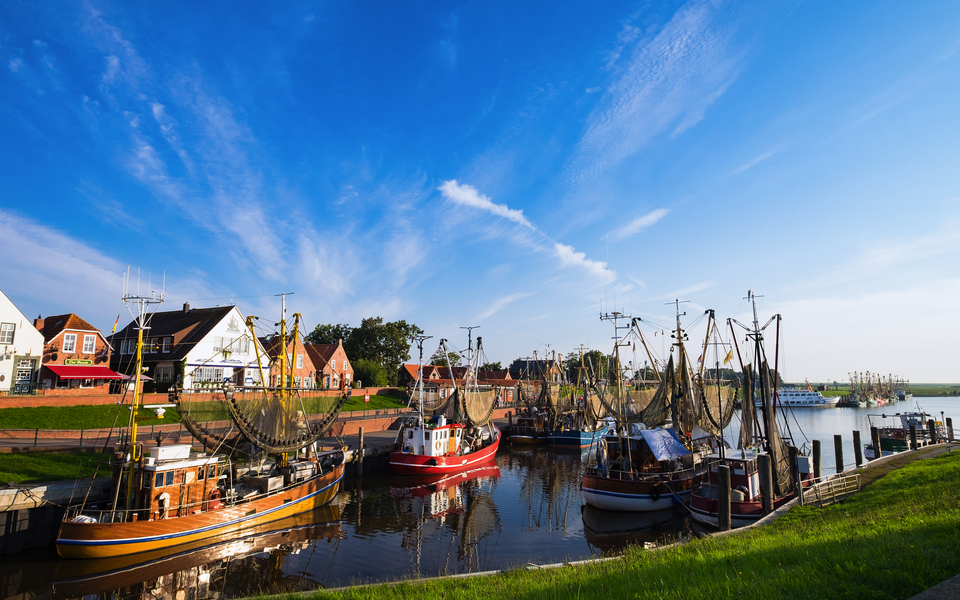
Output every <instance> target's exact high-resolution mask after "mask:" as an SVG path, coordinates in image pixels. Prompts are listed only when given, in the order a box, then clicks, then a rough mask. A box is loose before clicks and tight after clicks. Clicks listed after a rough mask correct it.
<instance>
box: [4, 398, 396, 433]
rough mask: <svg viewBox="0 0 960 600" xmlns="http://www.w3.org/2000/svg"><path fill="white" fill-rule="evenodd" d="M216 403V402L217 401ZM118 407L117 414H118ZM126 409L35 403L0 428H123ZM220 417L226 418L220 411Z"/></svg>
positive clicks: (363, 406) (9, 412)
mask: <svg viewBox="0 0 960 600" xmlns="http://www.w3.org/2000/svg"><path fill="white" fill-rule="evenodd" d="M217 405H218V406H219V403H217ZM405 406H406V405H405V404H404V403H403V402H401V401H400V400H399V399H397V398H395V397H393V396H380V395H373V396H370V402H364V401H363V396H351V397H350V399H349V400H348V401H347V403H346V404H345V405H344V407H343V411H355V410H382V409H386V408H403V407H405ZM118 409H119V417H118V414H117V413H118ZM129 414H130V413H129V410H128V409H127V407H126V406H125V405H124V406H117V405H114V404H107V405H101V406H38V407H35V408H4V409H0V429H109V428H110V427H112V426H114V423H115V422H116V426H117V427H125V426H126V425H127V424H128V422H129V418H130V417H129ZM220 418H224V419H226V418H229V416H228V413H227V411H226V410H225V409H224V410H223V415H222V416H221V417H220ZM179 422H180V413H178V412H177V409H176V408H174V407H171V408H167V409H166V413H165V414H164V416H163V418H162V419H158V418H157V417H156V415H155V414H154V412H153V411H152V410H150V409H141V410H140V411H139V413H138V417H137V423H138V426H140V427H143V426H149V425H176V424H177V423H179Z"/></svg>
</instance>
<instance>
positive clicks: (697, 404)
mask: <svg viewBox="0 0 960 600" xmlns="http://www.w3.org/2000/svg"><path fill="white" fill-rule="evenodd" d="M678 302H679V301H678ZM707 314H709V316H710V324H712V323H713V321H712V319H713V311H707ZM608 318H609V319H610V320H611V321H613V323H614V328H615V329H616V330H617V336H616V338H615V339H616V340H617V341H616V343H615V345H614V352H613V362H614V366H613V369H612V370H613V374H614V377H615V385H614V386H612V389H609V388H610V386H608V389H605V390H598V395H599V396H600V399H601V402H602V403H603V404H604V407H605V408H606V410H607V411H608V412H609V413H610V414H611V415H612V416H614V417H615V419H616V427H615V428H614V429H612V430H610V431H608V432H607V433H605V434H604V435H603V437H602V440H601V442H600V443H599V445H598V447H597V450H596V452H595V460H594V461H592V463H591V464H590V465H589V466H587V467H586V468H585V470H584V473H583V477H582V480H581V484H580V490H581V492H582V494H583V499H584V502H585V503H586V504H587V505H589V506H593V507H594V508H599V509H601V510H615V511H627V512H631V511H654V510H662V509H666V508H670V507H671V506H674V505H677V504H682V503H686V502H688V501H689V498H690V493H691V492H692V490H693V488H694V487H695V486H696V485H698V484H699V483H700V482H701V480H702V479H703V477H704V475H705V473H706V468H707V464H706V460H705V459H706V457H707V456H708V455H709V454H710V453H711V452H712V451H713V449H714V447H715V446H716V445H718V444H721V443H722V440H721V439H720V438H718V437H716V436H717V435H719V434H720V433H721V432H722V430H723V427H725V426H726V424H727V423H729V421H730V418H731V417H732V415H733V401H732V397H731V395H730V393H729V392H730V389H729V386H718V387H717V389H716V394H709V400H710V402H709V403H707V402H706V400H707V398H706V397H705V395H704V389H705V388H704V387H703V386H702V385H698V384H695V383H694V376H693V373H692V367H691V366H690V362H689V358H688V357H687V353H686V349H685V347H684V343H683V342H684V339H685V337H686V336H685V334H684V332H683V330H682V329H681V327H680V311H679V303H678V310H677V328H676V333H675V338H676V340H677V341H676V343H675V350H676V353H677V355H678V363H679V364H678V365H677V366H676V368H675V367H674V360H673V356H672V355H671V356H670V358H669V361H668V363H667V366H666V368H665V369H663V377H662V378H661V380H660V383H659V386H658V387H657V388H656V389H655V390H625V389H624V386H623V376H622V369H621V368H620V364H621V358H620V347H621V346H627V345H629V341H628V340H627V336H626V335H624V336H622V337H621V336H620V331H619V330H620V327H619V326H618V325H617V321H618V319H619V318H623V317H622V315H620V314H619V313H613V314H612V315H609V316H608ZM713 329H714V328H713V327H711V325H708V328H707V331H708V334H707V335H708V339H709V336H710V335H711V331H712V330H713ZM628 335H637V336H639V337H640V339H641V340H642V339H643V338H642V334H641V333H640V329H639V327H637V320H636V319H633V320H631V325H630V326H629V332H628ZM643 346H644V348H647V351H648V357H649V358H650V361H651V363H652V364H653V365H654V366H655V371H657V372H658V374H657V377H660V373H659V372H660V371H661V369H660V368H659V361H657V360H656V359H654V358H653V356H652V354H650V353H649V347H648V346H647V344H646V343H645V342H643ZM611 392H612V393H611Z"/></svg>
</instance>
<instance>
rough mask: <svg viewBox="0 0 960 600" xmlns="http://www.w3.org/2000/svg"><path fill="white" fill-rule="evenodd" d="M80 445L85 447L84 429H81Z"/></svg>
mask: <svg viewBox="0 0 960 600" xmlns="http://www.w3.org/2000/svg"><path fill="white" fill-rule="evenodd" d="M80 447H81V448H83V430H82V429H81V430H80Z"/></svg>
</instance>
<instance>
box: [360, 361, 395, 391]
mask: <svg viewBox="0 0 960 600" xmlns="http://www.w3.org/2000/svg"><path fill="white" fill-rule="evenodd" d="M353 378H354V379H355V380H357V381H360V382H361V383H363V385H365V386H368V387H385V386H386V385H387V384H388V379H387V370H386V369H384V368H383V365H381V364H380V363H377V362H374V361H372V360H369V359H366V358H361V359H358V360H355V361H353Z"/></svg>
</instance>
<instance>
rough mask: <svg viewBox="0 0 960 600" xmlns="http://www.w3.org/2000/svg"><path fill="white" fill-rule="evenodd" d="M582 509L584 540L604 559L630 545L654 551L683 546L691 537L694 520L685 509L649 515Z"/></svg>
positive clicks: (590, 507)
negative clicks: (601, 554)
mask: <svg viewBox="0 0 960 600" xmlns="http://www.w3.org/2000/svg"><path fill="white" fill-rule="evenodd" d="M581 508H582V510H583V536H584V537H585V538H586V539H587V542H589V543H590V545H591V546H594V547H596V548H599V549H600V550H601V552H602V553H603V554H604V555H608V554H609V555H614V554H618V553H619V552H621V551H622V550H624V549H625V548H626V547H627V546H631V545H638V546H643V547H644V548H656V547H659V546H665V545H668V544H674V543H677V542H686V541H689V540H690V537H691V535H692V533H691V531H692V529H691V525H692V523H693V519H692V518H691V516H690V511H689V510H687V509H686V508H685V507H683V508H681V507H677V508H675V509H667V510H656V511H649V512H622V511H612V510H600V509H599V508H594V507H592V506H590V505H588V504H587V505H584V506H583V507H581Z"/></svg>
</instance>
